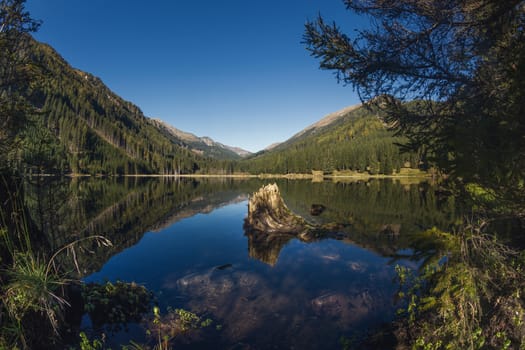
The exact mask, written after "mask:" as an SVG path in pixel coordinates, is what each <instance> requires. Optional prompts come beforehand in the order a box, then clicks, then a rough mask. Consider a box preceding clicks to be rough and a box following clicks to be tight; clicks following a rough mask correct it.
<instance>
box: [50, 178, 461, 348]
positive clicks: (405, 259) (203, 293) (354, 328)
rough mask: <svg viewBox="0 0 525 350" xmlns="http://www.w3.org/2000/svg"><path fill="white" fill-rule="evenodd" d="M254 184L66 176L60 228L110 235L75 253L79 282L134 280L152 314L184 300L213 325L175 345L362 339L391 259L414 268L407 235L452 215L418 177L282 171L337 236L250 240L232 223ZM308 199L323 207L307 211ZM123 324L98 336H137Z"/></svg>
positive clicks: (375, 314)
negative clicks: (65, 215) (339, 177)
mask: <svg viewBox="0 0 525 350" xmlns="http://www.w3.org/2000/svg"><path fill="white" fill-rule="evenodd" d="M265 183H268V182H267V181H266V182H263V181H260V180H231V179H230V180H220V181H217V180H215V181H212V180H199V181H196V180H175V179H171V180H166V179H149V180H144V179H142V180H137V179H135V180H133V181H131V180H129V179H127V180H126V181H124V180H114V179H113V180H107V181H105V182H104V181H103V180H97V181H77V182H73V183H68V186H69V188H68V190H64V191H63V192H64V193H67V194H68V195H67V196H66V197H67V200H66V201H67V202H68V203H69V207H70V208H73V210H72V212H71V213H69V217H73V218H75V219H74V220H72V219H70V220H68V221H67V222H69V223H70V225H69V227H68V228H67V231H68V232H69V234H75V235H78V236H87V235H90V234H95V233H96V234H105V235H106V236H107V237H108V238H109V239H111V240H112V241H113V243H114V244H115V245H114V247H112V248H110V249H108V248H104V247H92V248H93V250H94V251H95V254H94V255H88V254H86V255H85V256H80V257H79V261H80V262H81V265H82V270H83V272H84V280H85V281H87V282H90V281H96V282H103V281H105V280H109V281H116V280H124V281H135V282H137V283H140V284H143V285H145V286H146V287H147V288H149V289H150V290H152V291H153V292H154V293H155V295H156V298H157V302H158V305H159V307H160V309H161V312H162V313H165V312H167V310H168V308H184V309H186V310H189V311H191V312H194V313H196V314H197V315H202V316H205V317H209V318H211V319H213V320H214V322H215V323H214V324H219V325H220V326H221V329H220V330H219V331H216V330H215V331H213V332H209V334H207V333H206V332H204V333H201V334H200V336H199V337H198V338H195V339H189V340H188V339H186V338H183V337H181V338H180V342H181V343H179V344H175V345H176V346H175V348H180V347H184V348H186V347H189V348H209V347H210V346H212V345H213V347H214V348H242V349H244V348H246V349H266V348H327V349H329V348H341V345H340V343H339V341H340V338H341V337H346V338H348V339H350V338H352V337H361V336H363V335H364V334H366V333H367V332H373V331H374V330H376V329H378V328H380V327H381V326H382V325H384V324H386V323H388V322H390V321H392V320H393V319H394V318H395V312H396V309H397V308H399V307H400V306H401V305H400V304H399V303H398V302H397V301H396V297H395V296H396V292H397V284H396V282H395V271H394V267H395V265H396V264H400V265H406V266H410V267H412V268H414V269H415V268H417V266H418V264H419V261H418V259H417V258H416V257H412V256H411V252H412V245H411V242H412V238H413V237H414V235H417V233H418V232H421V230H423V229H425V228H430V227H433V226H440V227H443V228H445V227H446V226H447V225H449V224H450V223H451V222H452V221H453V219H454V216H455V213H454V203H453V202H451V200H450V199H443V198H438V197H436V195H435V194H434V190H433V188H432V186H431V185H429V184H427V183H400V182H396V181H391V180H371V181H361V182H348V183H332V182H322V183H311V182H308V181H286V180H282V181H278V185H279V187H280V189H281V192H282V194H283V198H284V200H285V202H286V203H287V205H288V206H289V207H290V209H291V210H292V211H294V212H295V213H297V214H299V215H302V216H303V217H305V218H306V219H307V220H308V221H311V222H315V223H330V222H334V223H338V224H342V225H343V227H344V229H343V230H342V232H341V235H340V237H339V238H340V239H338V240H334V239H326V240H319V241H316V242H312V243H305V242H301V241H299V240H297V239H294V238H293V237H291V236H286V235H280V236H271V237H268V238H267V239H264V240H261V239H254V237H253V236H252V235H251V234H250V233H249V232H245V230H244V229H243V222H244V218H245V217H246V215H247V198H248V196H249V194H250V193H252V192H254V191H256V190H257V189H258V188H259V187H260V186H261V185H263V184H265ZM62 186H63V184H62ZM58 187H60V186H58V185H57V188H58ZM46 198H47V197H46ZM312 204H316V205H322V206H323V207H324V208H325V210H324V211H323V212H322V213H321V214H320V215H312V214H311V212H310V208H311V207H312ZM59 212H60V211H59ZM42 222H43V223H44V222H46V223H47V224H49V225H50V223H49V220H48V221H46V220H42ZM65 231H66V229H65V228H64V227H63V225H62V226H61V227H60V229H57V230H56V231H54V232H55V233H54V236H53V237H50V238H49V240H50V241H53V242H54V243H53V244H55V245H59V243H60V241H61V240H65V235H67V233H66V232H65ZM88 325H89V321H88V320H86V319H85V322H84V326H88ZM130 330H131V331H130V332H128V333H120V334H117V335H115V336H114V337H113V338H111V337H110V338H109V342H108V345H110V346H114V347H118V346H117V345H118V344H119V343H127V342H129V340H130V339H133V340H135V341H147V340H148V339H147V337H146V336H145V335H144V333H143V330H142V329H141V327H140V326H138V325H135V326H133V327H131V328H130Z"/></svg>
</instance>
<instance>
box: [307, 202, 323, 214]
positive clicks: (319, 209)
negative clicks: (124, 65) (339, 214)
mask: <svg viewBox="0 0 525 350" xmlns="http://www.w3.org/2000/svg"><path fill="white" fill-rule="evenodd" d="M325 209H326V207H325V206H324V205H322V204H312V206H311V207H310V215H313V216H319V215H321V214H322V213H323V211H324V210H325Z"/></svg>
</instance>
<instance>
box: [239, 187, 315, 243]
mask: <svg viewBox="0 0 525 350" xmlns="http://www.w3.org/2000/svg"><path fill="white" fill-rule="evenodd" d="M244 226H245V229H247V230H249V231H259V232H265V233H269V234H275V233H279V234H291V235H294V236H298V237H299V238H301V239H303V240H306V241H310V240H311V239H312V238H313V237H310V236H311V234H312V233H313V232H314V231H316V230H317V228H316V227H315V226H313V225H311V224H309V223H307V222H306V220H304V219H303V218H302V217H300V216H298V215H295V214H294V213H292V212H291V211H290V209H288V207H287V206H286V204H285V203H284V201H283V199H282V197H281V193H280V192H279V188H278V187H277V185H276V184H270V185H266V186H263V187H261V188H260V189H259V191H257V192H255V193H254V194H253V195H252V196H251V197H250V200H249V202H248V217H247V218H246V220H245V223H244Z"/></svg>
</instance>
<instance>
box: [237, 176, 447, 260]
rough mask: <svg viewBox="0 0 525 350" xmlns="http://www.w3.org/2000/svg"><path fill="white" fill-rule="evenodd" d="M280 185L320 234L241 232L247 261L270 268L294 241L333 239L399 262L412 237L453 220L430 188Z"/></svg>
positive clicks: (286, 198)
mask: <svg viewBox="0 0 525 350" xmlns="http://www.w3.org/2000/svg"><path fill="white" fill-rule="evenodd" d="M278 183H279V189H280V191H281V193H282V196H283V197H284V201H285V202H286V204H287V205H288V206H289V207H290V208H292V211H293V212H294V213H300V214H301V215H302V216H303V217H304V218H305V219H306V220H307V221H308V222H315V223H317V224H318V226H317V227H318V228H321V230H320V231H318V232H317V234H316V235H315V236H314V235H307V236H308V238H309V239H304V237H302V236H300V235H294V234H290V233H286V232H277V233H275V232H274V233H271V234H268V233H267V232H264V231H260V230H256V229H250V228H249V227H248V228H247V227H245V235H246V236H247V237H248V245H249V247H248V251H249V254H250V256H251V257H253V258H256V259H258V260H260V261H262V262H265V263H267V264H269V265H271V266H274V265H275V264H276V263H277V260H278V257H279V254H280V251H281V249H282V248H283V247H284V246H285V245H286V244H287V243H288V242H289V241H290V240H292V239H293V238H297V239H300V240H301V241H303V242H311V241H314V240H319V239H337V240H341V241H343V242H345V243H348V244H356V245H358V246H360V247H363V248H366V249H368V250H371V251H374V252H376V253H379V254H380V255H382V256H390V257H397V256H398V252H399V251H400V250H402V249H406V248H411V247H413V239H415V237H414V234H417V233H419V232H421V231H422V229H424V228H430V227H434V226H436V225H439V227H443V228H447V227H449V225H451V224H452V223H453V218H454V216H455V215H454V212H455V210H456V208H455V207H454V202H453V201H447V200H443V199H439V200H438V198H437V196H436V195H435V194H434V188H433V187H432V186H430V185H429V184H427V183H409V184H403V185H401V184H398V183H396V182H394V181H390V180H379V181H378V180H372V181H370V182H363V181H360V182H350V183H330V182H324V183H315V184H312V183H308V182H305V181H279V182H278ZM444 203H446V205H445V204H444ZM312 205H316V206H322V207H323V212H322V213H321V214H318V213H315V215H312V213H311V208H312ZM445 209H446V210H445ZM440 210H445V211H440ZM257 221H258V222H259V221H260V222H265V221H268V220H263V219H259V220H257ZM303 236H304V235H303Z"/></svg>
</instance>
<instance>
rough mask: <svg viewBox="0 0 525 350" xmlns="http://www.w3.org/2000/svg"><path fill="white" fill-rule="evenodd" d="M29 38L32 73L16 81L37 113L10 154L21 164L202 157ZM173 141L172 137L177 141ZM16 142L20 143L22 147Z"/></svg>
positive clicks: (107, 164) (153, 168)
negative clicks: (28, 79)
mask: <svg viewBox="0 0 525 350" xmlns="http://www.w3.org/2000/svg"><path fill="white" fill-rule="evenodd" d="M29 40H30V45H29V46H28V47H29V49H30V62H31V69H32V72H31V74H32V79H31V84H30V86H24V87H21V88H22V89H25V91H24V93H25V94H27V95H28V98H29V100H30V101H31V103H32V104H33V105H34V106H35V107H36V110H37V113H36V115H34V116H33V117H32V120H33V123H32V124H31V126H30V127H29V128H27V129H26V130H25V132H24V133H23V134H22V135H20V137H21V138H22V139H23V143H24V147H21V148H19V149H18V150H17V151H16V152H15V153H14V154H12V155H11V156H10V159H11V160H12V161H18V162H23V163H24V164H26V165H25V167H26V171H30V172H57V173H78V174H87V173H89V174H127V173H133V174H137V173H160V174H179V173H194V172H196V171H198V170H199V169H200V168H201V167H202V166H203V164H206V166H205V167H206V168H207V169H209V168H210V166H212V167H213V164H214V161H213V160H212V159H206V158H205V157H202V156H201V155H199V154H196V153H195V152H192V151H191V150H190V149H189V147H188V146H187V145H186V144H184V143H183V142H182V141H180V140H176V139H174V138H173V137H171V138H170V137H168V136H167V135H166V133H164V132H162V131H161V130H160V129H159V127H158V125H156V124H155V123H153V122H152V120H151V119H149V118H147V117H145V116H144V114H143V113H142V112H141V110H140V109H139V108H138V107H137V106H135V105H133V104H132V103H130V102H127V101H124V100H123V99H122V98H120V97H119V96H117V95H116V94H115V93H113V92H112V91H111V90H109V89H108V88H107V87H106V86H105V85H104V84H103V82H102V81H101V80H100V79H98V78H96V77H94V76H93V75H91V74H89V73H85V72H83V71H80V70H78V69H74V68H72V67H71V66H70V65H69V64H68V63H67V62H66V61H65V60H64V59H63V58H62V57H60V55H59V54H58V53H57V52H55V51H54V50H53V49H52V48H51V47H50V46H48V45H45V44H41V43H38V42H36V41H34V40H32V39H29ZM177 141H178V142H177ZM22 150H23V151H22Z"/></svg>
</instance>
